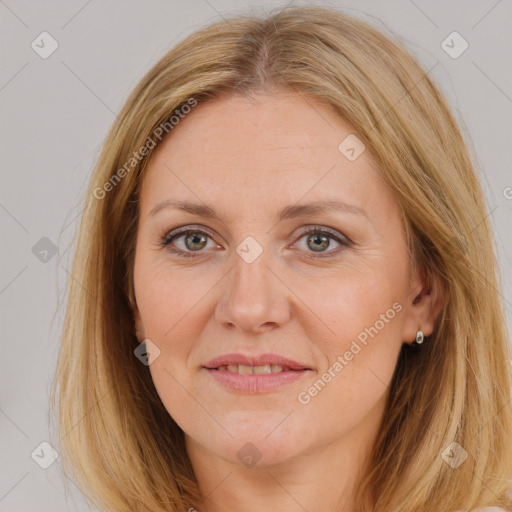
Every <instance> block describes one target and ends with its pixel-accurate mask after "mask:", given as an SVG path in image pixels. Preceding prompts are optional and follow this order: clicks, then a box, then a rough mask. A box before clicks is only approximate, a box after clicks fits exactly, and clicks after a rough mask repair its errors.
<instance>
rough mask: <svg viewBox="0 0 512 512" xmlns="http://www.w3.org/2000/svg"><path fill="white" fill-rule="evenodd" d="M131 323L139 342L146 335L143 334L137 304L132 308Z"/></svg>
mask: <svg viewBox="0 0 512 512" xmlns="http://www.w3.org/2000/svg"><path fill="white" fill-rule="evenodd" d="M132 311H133V323H134V327H135V336H137V340H138V341H139V343H142V342H143V341H144V340H145V339H146V336H145V335H144V326H143V325H142V319H141V317H140V312H139V309H138V308H137V306H135V307H134V308H133V309H132Z"/></svg>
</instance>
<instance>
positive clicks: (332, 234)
mask: <svg viewBox="0 0 512 512" xmlns="http://www.w3.org/2000/svg"><path fill="white" fill-rule="evenodd" d="M189 233H201V234H204V235H207V236H208V237H210V238H212V237H211V235H210V233H209V232H208V231H204V230H203V229H199V227H198V228H197V229H196V228H195V227H194V226H190V227H187V228H185V229H183V228H178V229H176V230H173V231H170V232H169V233H167V234H166V235H165V236H164V238H163V239H162V246H163V247H169V245H170V243H171V242H172V241H174V240H176V239H177V238H180V237H181V236H183V235H187V234H189ZM317 234H319V235H326V236H327V237H328V238H331V239H334V240H335V241H336V242H338V243H339V244H340V245H341V246H343V247H349V246H350V245H351V241H350V240H349V239H348V238H346V237H345V238H344V239H341V238H340V237H339V236H338V235H337V234H336V231H333V230H331V229H329V228H325V227H322V228H320V227H319V226H314V227H313V228H312V229H308V230H306V231H303V232H302V233H301V234H300V235H299V237H298V238H297V240H296V241H295V242H294V243H296V242H297V241H299V240H300V239H301V238H303V237H304V236H305V235H317ZM169 250H170V251H171V252H172V253H174V254H177V255H179V256H183V257H184V258H199V257H201V256H202V255H201V252H202V251H182V250H181V249H169ZM339 252H341V251H340V250H338V251H336V252H334V253H332V252H330V253H318V254H315V253H313V252H312V253H311V256H308V257H309V258H313V259H327V258H333V257H335V256H337V255H338V253H339ZM320 254H322V255H320ZM324 254H325V255H324Z"/></svg>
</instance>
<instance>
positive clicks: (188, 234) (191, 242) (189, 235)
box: [162, 227, 218, 258]
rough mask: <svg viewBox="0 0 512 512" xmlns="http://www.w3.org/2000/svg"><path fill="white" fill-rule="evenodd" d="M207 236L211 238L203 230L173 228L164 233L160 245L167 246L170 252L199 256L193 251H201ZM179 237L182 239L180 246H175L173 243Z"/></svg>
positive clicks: (205, 244)
mask: <svg viewBox="0 0 512 512" xmlns="http://www.w3.org/2000/svg"><path fill="white" fill-rule="evenodd" d="M209 238H210V240H211V237H210V235H209V234H208V233H206V232H205V231H203V230H201V229H195V228H193V227H192V228H191V227H187V228H184V229H175V230H174V231H171V232H170V233H168V234H167V235H165V237H164V238H163V240H162V245H163V246H164V247H168V248H169V250H170V251H171V252H173V253H176V254H179V255H180V256H184V257H186V258H194V257H197V256H200V254H194V253H200V252H202V249H204V248H205V247H206V246H207V244H208V239H209ZM180 239H183V240H182V247H177V246H176V245H175V243H176V241H178V240H180ZM214 245H216V244H214ZM171 247H172V248H171ZM217 247H218V246H217Z"/></svg>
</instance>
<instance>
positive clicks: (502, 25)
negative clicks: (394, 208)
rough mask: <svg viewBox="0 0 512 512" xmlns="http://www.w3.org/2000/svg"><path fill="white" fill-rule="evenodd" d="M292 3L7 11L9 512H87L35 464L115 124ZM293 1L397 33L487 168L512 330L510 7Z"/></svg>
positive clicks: (10, 0)
mask: <svg viewBox="0 0 512 512" xmlns="http://www.w3.org/2000/svg"><path fill="white" fill-rule="evenodd" d="M286 3H287V2H279V1H270V0H265V1H249V0H186V1H175V0H170V1H169V0H167V1H163V0H160V1H157V0H153V1H142V0H101V1H100V0H89V1H86V0H71V1H70V0H66V1H64V0H62V1H45V2H37V1H36V0H0V48H1V49H0V112H1V123H0V141H1V143H0V148H1V153H0V157H1V187H0V223H1V233H2V235H1V242H2V243H1V244H0V256H1V265H0V311H1V315H2V316H1V323H0V325H1V329H2V335H1V343H2V345H1V346H2V355H1V357H0V384H1V385H0V511H1V512H45V511H51V512H62V511H68V510H72V511H85V510H88V508H87V507H86V505H85V501H84V500H83V497H82V495H81V493H80V491H79V490H78V488H76V487H75V485H74V484H73V483H71V482H70V487H71V489H72V493H71V495H70V497H69V498H68V499H66V497H65V495H64V488H63V480H64V479H65V477H64V476H62V473H61V469H60V466H59V461H60V459H57V461H56V462H55V463H53V464H51V465H50V466H49V467H48V468H47V469H43V468H42V467H40V464H39V463H38V462H37V461H38V457H37V455H38V454H40V458H41V459H43V458H45V457H46V460H48V457H49V453H51V452H49V451H48V450H49V447H48V446H46V445H44V444H43V445H41V443H44V442H45V441H48V439H49V436H48V427H47V424H48V396H49V391H50V385H51V382H52V380H53V375H54V371H55V364H56V360H57V352H58V346H59V332H60V329H61V326H62V318H63V307H62V304H61V303H60V302H61V301H62V293H63V290H64V284H65V281H66V279H69V273H68V272H69V268H70V263H71V258H70V256H71V255H72V251H71V250H67V251H66V248H67V247H68V245H69V243H70V241H71V240H72V236H73V233H74V231H75V228H76V226H77V219H78V216H79V214H80V212H81V204H82V203H81V201H82V199H83V196H84V193H85V187H86V184H87V181H88V179H89V176H90V173H91V170H92V168H93V165H94V163H95V161H96V159H97V158H98V155H99V150H100V146H101V143H102V141H103V139H104V137H105V135H106V133H107V131H108V129H109V127H110V126H111V124H112V123H113V121H114V119H115V115H116V113H117V112H119V110H120V108H121V106H122V105H123V103H124V101H125V99H126V98H127V96H128V94H129V93H130V91H131V90H132V89H133V88H134V87H135V85H136V83H137V82H138V80H139V79H140V78H141V77H142V76H143V75H144V74H145V73H146V72H147V71H148V70H149V69H150V67H151V66H152V65H153V64H155V62H156V61H157V60H158V59H159V58H160V57H161V56H162V55H163V54H164V53H166V52H167V51H168V50H169V49H170V48H171V47H172V46H174V45H175V44H176V43H177V42H178V41H180V40H182V39H183V38H184V37H186V36H187V35H188V34H190V33H191V32H193V31H195V30H197V29H199V28H200V27H202V26H203V25H205V24H206V23H208V22H211V21H214V20H217V19H220V18H221V17H227V16H229V15H230V14H235V13H239V12H255V13H263V12H266V11H268V10H269V9H271V8H274V7H278V6H282V5H285V4H286ZM293 3H294V4H295V5H302V4H320V5H330V6H334V7H337V8H339V9H341V10H344V11H346V12H348V13H350V14H352V15H354V16H359V17H361V18H363V19H365V20H367V21H369V22H370V23H372V24H374V25H375V26H376V27H377V28H379V29H381V30H383V31H384V32H387V33H389V32H390V31H391V32H392V33H394V34H395V35H396V36H397V37H398V38H400V39H401V40H402V41H403V42H404V43H405V44H406V46H407V47H408V48H409V49H410V51H411V52H412V53H414V54H415V55H416V56H417V57H418V59H419V60H420V62H421V63H422V64H423V66H424V68H425V70H431V71H430V72H429V75H430V76H431V77H432V78H433V79H434V80H435V81H437V83H438V84H440V86H441V88H442V90H443V91H444V93H445V95H446V96H447V98H448V101H449V102H450V104H451V106H452V109H453V111H454V113H455V115H456V117H457V119H458V120H463V122H464V126H465V127H466V128H464V136H465V137H466V139H467V140H468V141H471V144H472V145H473V146H474V149H475V152H476V154H477V156H478V166H479V169H478V172H479V173H480V175H481V179H482V183H483V186H484V189H485V193H486V196H487V201H488V205H489V206H488V212H489V216H490V219H491V222H492V224H493V226H494V228H495V233H496V239H497V246H498V251H499V254H498V257H499V261H500V265H501V269H502V273H503V290H502V294H503V296H504V299H505V300H506V304H507V315H508V322H509V327H510V325H511V324H512V307H511V306H512V294H511V283H512V230H511V229H510V225H511V223H512V188H511V187H512V172H511V161H512V150H511V148H512V138H511V135H512V130H511V126H512V123H511V119H512V74H511V62H510V55H512V36H511V34H512V31H511V30H510V26H511V22H512V2H510V1H507V0H471V1H469V0H458V1H451V2H447V1H445V0H432V1H426V0H414V1H413V0H386V1H373V2H372V1H365V0H359V1H355V0H352V1H341V0H340V1H332V2H329V3H327V2H319V1H315V2H300V1H297V2H293ZM454 31H456V32H457V33H458V35H455V36H454V35H453V32H454ZM43 32H46V33H47V34H43V35H41V33H43ZM447 38H448V39H447ZM41 40H42V41H43V42H41ZM443 41H445V42H444V43H443ZM452 41H453V42H452ZM466 44H467V45H468V47H467V49H466V50H465V51H464V52H462V53H461V54H460V55H457V54H458V53H460V52H461V51H462V50H463V49H464V48H465V46H466ZM52 45H53V46H52ZM56 45H58V46H57V49H56V50H55V51H54V52H53V53H51V55H47V53H48V52H50V51H51V50H52V49H53V47H54V46H56ZM447 45H448V46H447ZM45 52H46V53H45ZM450 53H451V55H450ZM43 57H45V58H43ZM454 57H456V58H454ZM419 207H421V206H419ZM43 454H44V456H43Z"/></svg>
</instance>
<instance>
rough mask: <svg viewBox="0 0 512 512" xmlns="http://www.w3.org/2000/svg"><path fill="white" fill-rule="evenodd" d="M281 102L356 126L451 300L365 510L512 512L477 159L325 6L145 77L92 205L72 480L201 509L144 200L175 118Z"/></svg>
mask: <svg viewBox="0 0 512 512" xmlns="http://www.w3.org/2000/svg"><path fill="white" fill-rule="evenodd" d="M264 90H266V91H272V90H275V91H278V90H290V91H295V92H297V93H300V94H302V95H304V97H306V96H307V97H309V98H312V99H314V100H316V101H318V102H320V103H321V104H323V105H326V106H328V107H329V108H333V109H334V110H335V111H336V112H337V113H338V114H339V115H340V116H342V117H343V118H344V119H345V120H347V121H348V122H349V123H350V124H351V125H352V126H353V127H354V129H355V130H356V131H357V134H358V137H359V138H361V140H362V141H363V142H364V144H365V145H366V147H367V148H368V149H369V150H370V151H371V154H372V156H373V157H374V158H375V160H376V162H377V163H378V165H379V168H380V170H381V171H382V175H383V177H384V178H385V180H386V181H387V183H389V185H390V186H391V188H392V190H393V193H394V194H395V197H396V200H397V202H398V204H399V205H400V208H401V212H402V215H403V222H404V226H405V230H406V234H407V242H408V250H409V253H410V258H411V264H412V267H413V270H414V269H421V271H422V272H423V274H424V276H426V278H427V280H428V281H429V282H431V283H432V286H439V287H441V288H442V289H443V292H444V297H445V302H444V306H443V309H442V311H441V313H440V315H439V317H438V321H437V323H436V329H435V330H434V333H433V334H432V335H431V336H430V337H429V338H428V339H427V340H426V341H425V343H424V344H423V345H421V348H419V347H411V346H409V345H408V344H404V345H403V347H402V351H401V353H400V357H399V361H398V364H397V368H396V371H395V375H394V376H393V380H392V383H391V386H390V393H389V399H388V406H387V409H386V411H385V414H384V417H383V420H382V425H381V428H380V433H379V436H378V438H377V441H376V444H375V446H374V447H373V452H372V465H371V469H370V471H369V473H368V474H367V475H366V476H365V478H363V480H362V481H361V483H360V487H359V494H358V495H359V496H360V498H361V499H360V500H359V502H358V503H359V505H358V507H359V508H360V510H361V511H363V510H365V511H366V510H375V511H376V510H378V511H379V512H425V511H441V510H442V511H454V510H456V509H471V508H473V507H476V506H484V505H500V506H505V507H510V506H511V505H512V502H511V500H510V497H507V495H506V490H507V488H508V487H509V486H510V485H511V483H512V481H511V480H507V479H509V478H510V477H511V476H512V453H511V443H510V434H511V433H512V410H511V406H510V403H509V401H510V399H511V395H512V383H511V374H510V370H509V366H508V364H509V363H508V362H509V360H510V359H511V358H512V356H511V347H510V340H509V338H508V332H507V328H506V321H505V315H504V307H503V302H502V300H501V297H500V293H499V291H498V290H499V289H500V275H499V268H498V265H497V261H496V257H495V250H496V247H495V242H494V239H493V235H492V231H491V226H490V224H489V221H488V213H487V208H486V204H485V201H484V195H483V192H482V189H481V185H480V183H479V181H478V178H477V176H476V173H475V165H474V163H473V162H472V157H471V156H470V153H469V150H468V148H467V145H466V143H465V142H464V140H463V137H462V135H461V132H460V131H459V128H458V126H457V124H456V122H455V120H454V118H453V116H452V114H451V112H450V109H449V107H448V105H447V103H446V100H445V99H444V97H443V96H442V94H441V93H440V92H439V89H438V88H437V86H436V85H435V84H434V82H433V81H432V79H431V78H429V76H428V74H427V73H426V72H425V71H424V70H423V69H422V68H421V67H420V65H418V63H417V62H416V60H415V58H413V56H411V55H410V54H409V53H408V52H407V51H406V49H404V47H403V46H402V44H401V43H399V42H398V41H392V40H391V38H390V37H388V36H385V35H383V34H381V33H380V32H379V31H377V30H376V29H374V28H372V27H371V26H370V25H369V24H367V23H365V22H363V21H360V20H358V19H355V18H353V17H351V16H348V15H346V14H344V13H342V12H339V11H337V10H334V9H328V8H323V7H295V8H287V9H281V10H278V11H277V12H276V11H273V12H271V13H270V14H268V15H266V16H265V17H264V18H260V17H258V16H249V15H238V16H236V17H232V18H230V19H228V20H226V21H219V22H215V23H213V24H211V25H209V26H208V27H206V28H204V29H202V30H200V31H198V32H196V33H194V34H192V35H190V36H189V37H187V38H186V39H185V40H184V41H182V42H181V43H179V44H178V45H177V46H175V47H174V48H173V49H172V50H171V51H169V52H168V53H167V54H166V55H165V56H164V57H163V58H162V59H161V60H160V61H159V62H158V63H157V64H156V65H155V66H154V67H153V68H152V69H151V70H150V71H149V72H148V73H147V74H146V75H145V76H144V77H143V78H142V80H141V81H140V83H139V84H138V85H137V87H136V88H135V90H134V91H133V92H132V93H131V95H130V96H129V98H128V100H127V101H126V103H125V105H124V107H123V108H122V111H121V112H120V114H119V116H118V118H117V120H116V121H115V123H114V125H113V126H112V128H111V130H110V132H109V133H108V136H107V138H106V140H105V143H104V146H103V150H102V152H101V155H100V157H99V160H98V162H97V164H96V166H95V168H94V171H93V174H92V176H91V181H90V184H89V190H88V193H87V196H86V198H85V210H84V212H83V216H82V219H81V224H80V228H79V231H78V239H77V245H76V252H75V256H74V262H73V267H72V271H71V274H72V276H73V278H72V279H70V280H69V283H68V291H67V299H68V304H67V311H66V317H65V322H64V328H63V332H62V340H61V342H62V344H61V347H60V352H59V358H58V363H57V373H56V378H55V381H54V384H53V388H52V397H51V408H52V410H55V409H56V397H57V394H58V399H59V405H58V411H57V412H58V418H59V425H58V426H59V436H60V437H59V443H60V450H61V457H62V460H63V464H64V471H65V472H66V474H69V475H70V477H71V475H73V478H75V479H76V482H77V483H78V485H80V487H81V488H82V489H83V491H84V493H85V494H86V495H87V496H88V498H89V500H90V502H91V504H97V505H98V506H101V507H104V509H105V510H107V509H108V510H109V511H126V510H132V511H151V512H153V511H155V512H156V511H159V512H160V511H162V510H167V511H186V510H187V509H188V508H189V507H193V506H198V503H199V500H200V492H199V489H198V485H197V483H196V481H195V478H194V474H193V471H192V467H191V465H190V461H189V459H188V457H187V453H186V450H185V447H184V441H183V432H182V431H181V429H180V428H179V427H178V425H177V424H176V423H175V422H174V420H173V419H172V417H171V416H170V415H169V413H168V412H167V411H166V409H165V408H164V406H163V404H162V402H161V401H160V398H159V396H158V394H157V392H156V390H155V387H154V385H153V382H152V379H151V376H150V373H149V371H148V368H147V367H146V366H144V365H143V364H141V362H140V361H139V360H138V359H137V358H136V357H135V356H134V353H133V352H134V349H135V348H136V347H137V346H138V343H137V339H136V337H135V333H134V325H133V319H132V305H133V304H134V296H133V284H132V271H133V257H134V250H135V249H134V247H135V245H134V244H135V233H136V229H137V219H138V202H137V198H138V191H139V189H140V184H141V182H142V179H143V176H144V172H145V169H146V168H147V162H148V160H149V158H150V156H151V154H152V153H153V151H154V150H153V147H154V146H156V145H157V144H158V143H159V142H160V137H157V136H156V134H157V133H158V134H159V133H160V132H159V131H156V129H157V128H158V127H159V126H166V127H167V130H165V131H166V133H167V132H168V133H169V136H172V129H171V128H170V127H169V126H170V125H169V122H168V119H169V116H170V115H172V114H173V113H174V112H176V111H177V110H178V111H179V109H180V108H182V107H183V105H186V104H187V103H188V104H190V103H191V100H192V101H196V102H197V104H198V105H201V103H204V102H205V101H208V100H210V99H213V98H218V97H221V96H222V95H225V94H228V95H229V94H245V95H250V94H252V93H257V92H260V91H264ZM196 108H199V107H196ZM165 123H167V125H166V124H165ZM176 129H179V127H178V128H176ZM157 139H158V140H157ZM144 146H145V147H146V148H148V147H149V149H148V151H147V154H146V155H145V156H144V157H143V158H139V157H140V155H139V157H137V158H135V157H134V155H135V153H136V152H137V151H139V149H140V148H142V147H144ZM133 158H135V161H134V160H132V159H133ZM127 162H130V164H129V165H128V168H127V166H126V163H127ZM122 168H124V169H125V172H120V169H122ZM114 175H116V176H117V178H116V179H115V180H113V178H114ZM109 180H110V181H109ZM107 182H109V183H111V185H110V186H108V185H106V183H107ZM100 189H101V190H103V191H104V192H98V191H99V190H100ZM107 189H108V191H107ZM436 283H438V284H436ZM452 442H457V443H459V444H460V445H461V446H462V448H463V449H464V450H465V451H466V452H467V454H468V457H467V459H466V460H465V461H464V463H463V464H462V465H460V466H459V467H458V468H457V469H454V468H452V467H451V466H450V465H449V464H447V463H446V462H445V460H443V457H442V456H441V454H442V453H443V451H444V450H445V449H446V448H447V447H448V445H450V444H451V443H452ZM457 449H458V447H457Z"/></svg>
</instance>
